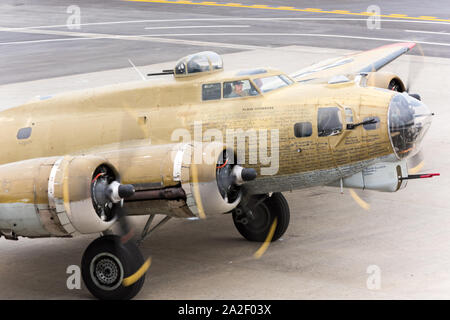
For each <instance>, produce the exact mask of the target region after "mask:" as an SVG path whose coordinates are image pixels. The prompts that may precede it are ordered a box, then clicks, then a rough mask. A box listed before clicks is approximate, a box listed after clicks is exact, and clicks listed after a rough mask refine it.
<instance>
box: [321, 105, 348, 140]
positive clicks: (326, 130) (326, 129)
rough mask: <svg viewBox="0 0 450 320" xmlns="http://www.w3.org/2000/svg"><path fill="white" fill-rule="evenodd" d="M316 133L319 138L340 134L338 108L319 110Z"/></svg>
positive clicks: (340, 126)
mask: <svg viewBox="0 0 450 320" xmlns="http://www.w3.org/2000/svg"><path fill="white" fill-rule="evenodd" d="M317 131H318V135H319V137H328V136H335V135H337V134H339V133H341V132H342V120H341V112H340V110H339V108H338V107H328V108H319V110H318V112H317Z"/></svg>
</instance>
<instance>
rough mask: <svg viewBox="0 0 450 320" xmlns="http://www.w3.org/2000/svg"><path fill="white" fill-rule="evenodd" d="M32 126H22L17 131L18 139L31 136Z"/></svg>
mask: <svg viewBox="0 0 450 320" xmlns="http://www.w3.org/2000/svg"><path fill="white" fill-rule="evenodd" d="M31 130H32V129H31V127H27V128H22V129H20V130H19V131H18V132H17V139H19V140H25V139H28V138H29V137H30V136H31Z"/></svg>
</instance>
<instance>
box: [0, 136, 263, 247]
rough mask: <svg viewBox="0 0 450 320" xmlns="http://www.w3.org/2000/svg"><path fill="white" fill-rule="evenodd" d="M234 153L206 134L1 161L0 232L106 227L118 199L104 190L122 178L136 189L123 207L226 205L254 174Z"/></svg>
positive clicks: (217, 209)
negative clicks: (201, 139) (204, 139)
mask: <svg viewBox="0 0 450 320" xmlns="http://www.w3.org/2000/svg"><path fill="white" fill-rule="evenodd" d="M234 160H235V158H234V153H233V151H232V150H231V149H228V148H226V147H225V146H224V145H223V144H222V143H218V142H211V143H203V144H201V143H198V144H196V143H192V144H171V145H156V146H145V147H140V148H136V149H125V150H123V151H122V150H121V151H114V152H112V151H111V152H103V153H102V154H101V155H99V156H91V155H87V156H81V155H79V156H64V157H51V158H39V159H31V160H26V161H20V162H16V163H11V164H6V165H2V166H0V179H1V180H0V200H1V201H0V235H2V234H3V235H5V236H7V237H9V238H16V237H17V236H26V237H49V236H56V237H66V236H69V237H70V236H75V235H78V234H90V233H100V232H103V231H106V230H108V229H110V228H111V227H112V225H113V224H114V223H115V222H116V220H117V217H116V216H115V212H116V211H115V210H113V207H114V206H117V205H120V203H119V202H120V199H117V195H116V197H114V194H112V197H111V194H110V195H109V200H108V192H106V191H111V189H110V188H109V187H111V186H116V187H117V185H120V183H122V181H123V180H124V183H126V184H132V186H130V187H135V189H136V192H134V191H133V193H131V195H130V196H127V197H126V199H127V201H126V203H125V208H126V209H127V213H128V214H149V213H162V214H166V215H170V216H174V217H194V216H199V217H202V216H203V215H209V214H221V213H226V212H229V211H231V210H233V209H234V208H235V207H236V206H237V205H238V204H239V202H240V200H241V190H240V186H241V185H242V184H243V183H244V182H245V181H249V180H252V179H254V178H255V177H256V172H255V171H254V170H253V169H244V168H242V167H240V166H238V165H235V162H234ZM119 173H120V174H119ZM125 187H126V186H125ZM116 191H117V190H116ZM110 200H111V201H110ZM114 200H116V201H114ZM117 200H118V201H117ZM128 209H129V210H128Z"/></svg>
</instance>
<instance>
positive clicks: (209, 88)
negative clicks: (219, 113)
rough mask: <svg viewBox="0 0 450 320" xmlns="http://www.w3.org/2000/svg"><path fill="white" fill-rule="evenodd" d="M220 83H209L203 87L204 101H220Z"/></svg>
mask: <svg viewBox="0 0 450 320" xmlns="http://www.w3.org/2000/svg"><path fill="white" fill-rule="evenodd" d="M220 87H221V85H220V83H209V84H204V85H203V86H202V99H203V101H206V100H219V99H220V97H221V92H220Z"/></svg>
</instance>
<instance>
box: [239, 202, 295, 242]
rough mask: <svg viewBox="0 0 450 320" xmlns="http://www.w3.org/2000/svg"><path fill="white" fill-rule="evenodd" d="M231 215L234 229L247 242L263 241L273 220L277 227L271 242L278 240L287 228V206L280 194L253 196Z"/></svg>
mask: <svg viewBox="0 0 450 320" xmlns="http://www.w3.org/2000/svg"><path fill="white" fill-rule="evenodd" d="M232 214H233V222H234V225H235V226H236V229H237V230H238V231H239V233H240V234H241V235H242V236H243V237H244V238H245V239H247V240H249V241H258V242H263V241H265V240H266V238H267V235H268V234H269V231H270V227H271V226H272V224H273V223H274V220H275V218H277V226H276V228H275V232H274V234H273V237H272V239H271V241H276V240H278V239H279V238H280V237H281V236H282V235H283V234H284V233H285V232H286V230H287V228H288V226H289V218H290V212H289V205H288V203H287V201H286V199H285V198H284V196H283V195H282V194H281V193H273V194H272V196H270V197H269V196H268V195H262V196H254V197H252V198H251V199H250V200H249V201H248V202H247V203H246V204H243V205H239V206H238V207H237V208H236V209H235V210H233V212H232Z"/></svg>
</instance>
